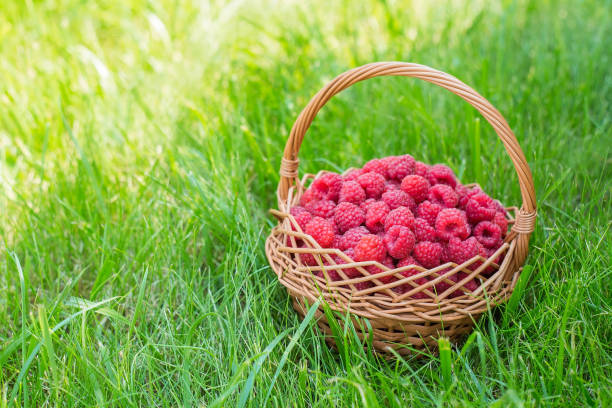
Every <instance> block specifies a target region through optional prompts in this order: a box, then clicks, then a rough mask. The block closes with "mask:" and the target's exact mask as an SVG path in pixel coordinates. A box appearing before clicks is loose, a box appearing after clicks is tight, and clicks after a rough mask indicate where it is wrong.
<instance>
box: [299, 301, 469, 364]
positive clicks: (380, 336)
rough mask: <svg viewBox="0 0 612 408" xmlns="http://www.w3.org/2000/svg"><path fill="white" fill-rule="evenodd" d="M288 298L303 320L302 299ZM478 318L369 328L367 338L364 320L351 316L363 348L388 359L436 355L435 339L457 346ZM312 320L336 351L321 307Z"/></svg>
mask: <svg viewBox="0 0 612 408" xmlns="http://www.w3.org/2000/svg"><path fill="white" fill-rule="evenodd" d="M291 298H292V304H293V308H294V309H295V310H296V311H297V313H298V314H299V315H300V317H301V318H302V319H303V318H304V317H305V315H306V313H307V312H308V309H309V307H308V305H307V304H306V302H305V299H304V298H300V297H297V296H295V294H292V296H291ZM479 318H480V315H478V316H466V317H465V318H463V319H461V320H459V321H455V322H453V323H452V324H446V325H445V324H442V323H432V322H426V323H422V324H405V325H401V326H399V327H397V326H396V327H381V326H379V327H372V334H371V336H370V333H368V331H367V328H366V326H365V325H364V323H363V320H365V318H363V317H360V318H359V319H362V321H359V320H358V319H357V318H356V317H355V316H351V320H352V321H353V325H354V327H355V329H356V330H355V331H356V334H357V336H358V337H359V339H360V340H361V341H362V342H363V343H364V347H367V345H366V343H367V342H368V341H369V342H371V344H372V347H373V348H374V351H376V352H378V353H381V354H385V355H388V356H389V357H391V356H393V354H394V353H393V352H392V351H391V350H393V351H394V352H395V353H397V354H399V355H401V356H409V355H414V356H417V355H419V353H415V352H414V350H428V351H430V352H435V351H436V350H437V348H438V338H440V337H447V338H449V339H450V340H451V341H453V342H457V340H458V339H459V338H461V337H463V336H464V335H466V334H468V333H470V332H471V331H472V329H473V327H474V324H475V322H476V321H477V320H478V319H479ZM315 319H316V322H317V325H318V326H319V329H320V330H321V331H322V332H323V333H324V336H325V341H326V343H328V344H329V345H330V346H332V347H333V348H335V349H337V345H336V341H335V339H334V336H333V331H332V329H331V327H330V324H329V321H328V319H327V315H326V314H325V313H324V311H323V309H322V307H319V309H317V310H316V312H315ZM337 324H339V325H341V324H342V322H340V321H338V320H337ZM369 337H371V339H369Z"/></svg>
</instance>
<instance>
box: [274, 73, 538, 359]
mask: <svg viewBox="0 0 612 408" xmlns="http://www.w3.org/2000/svg"><path fill="white" fill-rule="evenodd" d="M392 75H398V76H409V77H415V78H421V79H423V80H425V81H428V82H431V83H434V84H436V85H439V86H441V87H443V88H446V89H448V90H449V91H451V92H453V93H455V94H457V95H459V96H460V97H461V98H463V99H465V100H466V101H467V102H469V103H470V104H471V105H472V106H474V107H475V108H476V109H477V110H478V111H479V112H480V113H481V114H482V115H483V116H484V117H485V118H486V119H487V121H488V122H489V123H490V124H491V126H493V128H494V129H495V132H496V133H497V135H498V136H499V138H500V139H501V141H502V143H503V144H504V146H505V148H506V151H507V153H508V155H509V156H510V159H511V160H512V163H513V164H514V167H515V169H516V173H517V176H518V181H519V185H520V189H521V195H522V199H523V203H522V206H521V208H520V209H518V208H516V207H510V208H508V210H509V211H508V214H512V217H509V224H511V225H512V228H511V230H510V232H509V233H508V236H507V237H506V239H505V242H504V244H503V245H502V247H501V248H499V250H498V251H497V252H496V253H495V254H493V255H492V256H491V257H490V258H489V259H484V258H482V257H474V258H472V259H470V260H469V261H467V262H465V263H463V264H461V265H457V264H455V263H446V264H444V265H441V266H439V267H436V268H433V269H430V270H427V269H423V268H421V267H417V268H418V269H419V270H420V271H421V273H419V274H417V275H414V276H411V277H409V278H406V277H404V276H402V275H400V273H399V272H401V271H403V270H405V269H409V268H415V267H414V266H409V267H403V268H396V269H393V270H391V269H389V268H387V267H386V266H384V265H382V264H380V263H378V262H374V261H369V262H354V261H353V260H351V259H350V258H348V257H347V256H346V255H345V254H344V253H342V252H341V251H339V250H337V249H326V248H321V247H320V246H319V245H318V244H317V243H316V242H315V241H314V239H312V237H310V236H309V235H306V234H304V233H303V232H302V230H301V229H300V227H299V225H298V224H297V223H296V221H295V219H294V218H293V217H292V216H291V215H290V214H289V210H290V208H291V207H292V206H295V205H297V204H298V203H299V200H300V197H301V195H302V193H303V192H304V190H305V188H306V187H307V183H308V182H309V181H311V180H312V179H314V178H315V177H316V176H313V175H309V174H307V175H305V176H304V177H303V178H302V179H301V180H300V179H299V178H298V164H299V160H298V152H299V149H300V146H301V144H302V140H303V138H304V135H305V133H306V131H307V130H308V128H309V127H310V124H311V123H312V121H313V119H314V118H315V116H316V114H317V112H318V111H319V110H320V109H321V108H322V107H323V105H325V103H326V102H327V101H328V100H329V99H330V98H331V97H332V96H334V95H335V94H337V93H339V92H340V91H342V90H343V89H346V88H348V87H349V86H351V85H353V84H354V83H356V82H359V81H363V80H365V79H369V78H373V77H377V76H392ZM280 175H281V179H280V183H279V186H278V191H277V195H278V208H279V209H278V210H270V212H271V213H272V214H273V215H274V216H275V217H276V218H278V220H279V224H278V225H277V226H276V227H274V228H273V230H272V232H271V234H270V236H269V237H268V239H267V240H266V255H267V257H268V260H269V261H270V265H271V266H272V269H273V270H274V272H275V273H276V275H277V276H278V279H279V281H280V283H281V284H283V285H284V286H285V287H286V288H287V291H288V292H289V294H290V296H291V297H292V298H293V306H294V308H295V309H296V310H297V311H298V313H300V314H301V316H302V317H303V316H304V314H305V312H306V311H307V306H306V305H307V304H313V303H314V302H315V300H316V299H319V298H322V299H324V300H325V301H326V302H327V304H328V305H329V307H330V308H331V309H332V310H335V311H338V312H341V313H346V312H347V311H348V312H350V313H352V314H353V315H355V316H359V317H361V318H365V319H367V320H368V321H369V323H370V325H371V327H372V339H373V342H372V344H373V346H374V348H375V349H376V350H378V351H381V352H389V351H390V350H389V349H390V348H392V349H394V350H395V351H396V352H398V353H400V354H407V353H409V352H410V350H409V349H408V348H406V347H403V345H411V346H412V347H414V348H422V347H429V348H436V345H437V337H439V336H442V335H444V336H446V337H449V338H450V339H451V340H456V339H457V338H458V337H460V336H461V335H463V334H465V333H468V332H470V331H471V330H472V327H473V325H474V322H475V321H476V319H478V317H479V316H480V315H481V314H482V313H483V312H485V311H486V310H487V308H488V307H490V306H494V305H497V304H500V303H503V302H504V301H506V300H507V299H508V298H509V296H510V295H511V294H512V290H513V288H514V286H515V284H516V282H517V280H518V278H519V275H520V271H521V267H522V265H523V262H524V261H525V258H526V256H527V250H528V244H529V237H530V235H531V233H532V232H533V229H534V225H535V218H536V203H535V191H534V186H533V180H532V176H531V171H530V169H529V166H528V165H527V161H526V159H525V156H524V154H523V151H522V150H521V148H520V146H519V144H518V142H517V140H516V137H515V136H514V134H513V133H512V130H510V127H509V126H508V124H507V123H506V120H505V119H504V118H503V117H502V115H501V114H500V113H499V112H498V111H497V110H496V109H495V108H494V107H493V106H492V105H491V104H490V103H489V102H488V101H487V100H486V99H485V98H483V97H482V96H480V95H479V94H478V93H477V92H476V91H474V90H473V89H472V88H470V87H468V86H467V85H465V84H464V83H463V82H461V81H459V80H458V79H456V78H455V77H453V76H451V75H448V74H446V73H444V72H440V71H437V70H435V69H432V68H429V67H427V66H423V65H419V64H411V63H404V62H378V63H372V64H368V65H364V66H362V67H359V68H355V69H352V70H350V71H347V72H345V73H343V74H341V75H339V76H338V77H336V78H335V79H334V80H332V81H331V82H330V83H328V84H327V85H326V86H325V87H324V88H323V89H321V90H320V91H319V92H318V93H317V94H316V95H315V96H314V97H313V98H312V99H311V100H310V102H309V103H308V105H307V106H306V108H304V110H303V111H302V112H301V113H300V115H299V117H298V118H297V120H296V122H295V124H294V125H293V128H292V129H291V134H290V136H289V140H288V141H287V144H286V146H285V151H284V157H283V158H282V162H281V168H280ZM296 240H302V241H303V242H304V243H306V247H302V248H298V246H297V245H296ZM305 252H307V253H311V254H315V258H317V261H318V263H319V265H318V266H306V265H304V264H303V263H302V262H301V260H300V257H299V253H305ZM331 254H336V255H338V256H340V257H341V258H342V259H344V260H345V261H346V262H347V263H346V264H342V265H337V264H336V263H335V262H334V261H333V260H332V258H331V256H330V255H331ZM499 255H505V256H504V257H503V262H502V263H501V265H498V264H496V263H495V262H494V261H495V260H497V259H498V257H499ZM478 261H482V262H483V263H482V265H480V266H479V267H477V268H476V269H475V270H474V271H471V270H469V269H468V266H470V265H471V264H473V263H474V262H478ZM369 265H376V267H377V268H378V269H379V272H377V273H375V274H372V273H369V272H368V271H367V270H366V269H365V267H366V266H369ZM490 267H492V268H493V269H494V271H495V272H494V273H493V274H490V275H489V276H484V275H483V274H482V272H483V271H485V270H486V269H487V268H490ZM346 268H357V269H358V270H359V271H360V272H361V274H362V275H363V276H362V277H359V278H354V279H348V278H347V277H346V275H345V274H344V272H343V270H344V269H346ZM330 270H335V271H337V272H338V273H339V274H340V276H342V277H343V278H346V279H345V280H341V281H331V280H330V279H329V278H328V274H327V272H328V271H330ZM315 271H323V274H324V276H325V278H324V277H317V276H315V275H314V274H313V273H312V272H315ZM458 271H463V272H465V273H466V274H467V275H468V276H467V277H466V278H465V279H463V280H462V281H459V282H457V283H455V282H453V281H451V280H448V279H446V278H447V277H449V276H452V275H454V274H456V273H457V272H458ZM387 275H394V276H395V277H396V278H397V281H395V282H392V283H388V284H382V283H381V282H380V281H379V278H381V277H383V276H387ZM422 277H428V282H427V283H426V284H424V285H418V284H416V283H415V280H417V279H419V278H422ZM474 277H476V278H477V279H479V280H480V281H481V285H480V287H478V288H477V289H476V290H475V291H473V292H471V291H470V290H468V289H466V288H464V287H463V285H464V284H465V283H466V282H468V281H469V280H471V279H473V278H474ZM442 280H445V281H446V282H448V283H449V284H451V285H452V286H451V288H450V289H448V290H446V291H445V292H443V293H436V292H435V290H434V288H433V285H435V284H436V283H438V282H440V281H442ZM363 281H372V282H373V283H374V287H372V288H368V289H364V290H357V289H356V288H355V286H354V285H355V284H356V283H358V282H363ZM403 284H410V285H412V286H414V289H413V290H411V291H409V292H407V293H404V294H402V295H400V294H398V293H396V292H394V291H393V290H392V288H393V287H395V286H398V285H403ZM457 290H459V291H461V292H463V295H462V296H458V297H454V298H450V297H449V295H450V294H452V293H454V292H455V291H457ZM417 292H423V293H425V294H427V295H428V296H429V297H430V298H428V299H412V298H411V296H412V295H413V294H415V293H417ZM317 318H318V320H317V322H318V325H319V327H320V328H321V330H322V331H323V332H324V333H325V334H326V340H327V341H329V342H332V343H333V339H332V338H331V329H330V326H329V323H328V321H327V319H326V316H325V315H324V314H323V311H322V309H320V310H318V311H317ZM340 323H342V322H340ZM341 325H342V324H341ZM355 327H360V326H357V325H356V326H355ZM359 335H360V337H361V338H362V339H363V338H364V337H366V336H369V334H368V333H367V332H364V333H359Z"/></svg>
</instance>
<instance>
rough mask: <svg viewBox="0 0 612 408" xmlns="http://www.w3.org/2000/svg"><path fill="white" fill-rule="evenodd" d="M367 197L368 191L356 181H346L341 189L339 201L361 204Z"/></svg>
mask: <svg viewBox="0 0 612 408" xmlns="http://www.w3.org/2000/svg"><path fill="white" fill-rule="evenodd" d="M365 199H366V193H365V191H363V188H361V186H360V185H359V183H357V182H356V181H345V182H344V183H342V188H341V189H340V197H339V199H338V202H340V203H342V202H348V203H353V204H357V205H359V204H361V203H362V202H363V201H365Z"/></svg>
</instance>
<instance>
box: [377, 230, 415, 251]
mask: <svg viewBox="0 0 612 408" xmlns="http://www.w3.org/2000/svg"><path fill="white" fill-rule="evenodd" d="M415 241H416V238H415V236H414V233H413V232H412V231H411V230H410V228H408V227H404V226H402V225H393V226H392V227H391V228H389V230H388V231H387V233H386V234H385V238H384V242H385V246H386V247H387V252H388V253H389V255H391V256H392V257H393V258H396V259H402V258H405V257H407V256H408V255H409V254H410V252H412V248H413V247H414V243H415Z"/></svg>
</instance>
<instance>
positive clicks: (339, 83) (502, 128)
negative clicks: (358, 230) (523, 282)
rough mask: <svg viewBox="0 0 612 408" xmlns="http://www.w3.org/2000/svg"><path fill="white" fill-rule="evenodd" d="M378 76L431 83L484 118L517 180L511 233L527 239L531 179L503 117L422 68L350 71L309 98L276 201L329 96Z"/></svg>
mask: <svg viewBox="0 0 612 408" xmlns="http://www.w3.org/2000/svg"><path fill="white" fill-rule="evenodd" d="M378 76H407V77H414V78H420V79H422V80H424V81H427V82H431V83H433V84H436V85H438V86H441V87H442V88H446V89H448V90H449V91H451V92H452V93H454V94H456V95H458V96H460V97H461V98H463V99H464V100H465V101H467V102H468V103H469V104H470V105H472V106H473V107H474V108H476V109H477V110H478V112H480V114H481V115H482V116H484V118H485V119H486V120H487V121H488V122H489V123H490V124H491V126H493V129H494V130H495V133H497V135H498V136H499V138H500V139H501V141H502V143H503V144H504V147H505V148H506V152H507V153H508V156H510V160H512V163H513V164H514V168H515V170H516V174H517V176H518V181H519V186H520V189H521V196H522V199H523V204H522V206H521V209H520V211H519V214H518V215H517V218H516V222H515V225H514V226H513V231H514V232H515V233H517V234H525V235H527V236H529V235H530V234H531V232H533V228H534V225H535V216H536V199H535V188H534V185H533V178H532V176H531V170H530V169H529V165H528V164H527V160H526V159H525V155H524V154H523V151H522V150H521V147H520V145H519V143H518V141H517V140H516V137H515V136H514V133H512V130H511V129H510V126H508V123H507V122H506V120H505V119H504V117H503V116H502V115H501V113H499V112H498V111H497V109H495V108H494V107H493V105H491V103H490V102H489V101H487V100H486V99H485V98H483V97H482V96H481V95H480V94H478V92H476V91H475V90H473V89H472V88H470V87H469V86H467V85H466V84H464V83H463V82H461V81H460V80H458V79H457V78H455V77H453V76H452V75H449V74H446V73H444V72H442V71H438V70H436V69H433V68H430V67H428V66H425V65H420V64H413V63H408V62H374V63H371V64H366V65H363V66H361V67H358V68H354V69H351V70H349V71H346V72H345V73H343V74H340V75H338V76H337V77H336V78H335V79H333V80H332V81H331V82H329V83H328V84H327V85H326V86H325V87H324V88H323V89H321V90H320V91H319V92H318V93H317V94H316V95H315V96H313V97H312V99H311V100H310V102H308V105H306V107H305V108H304V110H302V112H301V113H300V115H299V116H298V118H297V120H296V121H295V123H294V124H293V127H292V128H291V133H290V135H289V139H288V140H287V144H286V145H285V151H284V153H283V158H282V160H281V167H280V175H281V178H280V182H279V184H278V198H279V201H286V200H287V194H288V192H289V188H290V187H291V186H293V185H295V184H296V183H297V182H298V165H299V159H298V153H299V151H300V146H301V145H302V140H304V135H305V134H306V131H307V130H308V128H309V127H310V124H311V123H312V121H313V120H314V118H315V116H316V115H317V113H318V112H319V110H320V109H321V108H322V107H323V105H325V104H326V103H327V101H329V100H330V99H331V98H332V96H334V95H336V94H337V93H339V92H341V91H342V90H344V89H346V88H348V87H349V86H351V85H353V84H355V83H357V82H360V81H363V80H365V79H369V78H374V77H378Z"/></svg>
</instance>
